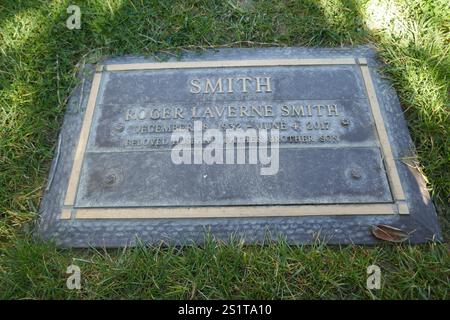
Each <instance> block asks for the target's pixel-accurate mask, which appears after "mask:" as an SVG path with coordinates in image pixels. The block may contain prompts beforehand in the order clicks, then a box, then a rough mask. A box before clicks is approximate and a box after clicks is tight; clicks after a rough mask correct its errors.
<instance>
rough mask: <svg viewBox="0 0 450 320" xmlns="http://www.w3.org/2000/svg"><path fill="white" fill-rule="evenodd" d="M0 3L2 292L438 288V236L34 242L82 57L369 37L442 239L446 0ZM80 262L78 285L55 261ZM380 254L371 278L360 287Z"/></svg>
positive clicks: (445, 278)
mask: <svg viewBox="0 0 450 320" xmlns="http://www.w3.org/2000/svg"><path fill="white" fill-rule="evenodd" d="M69 4H72V2H69V1H44V0H42V1H39V0H29V1H20V0H2V1H1V2H0V217H1V218H0V239H1V240H0V241H1V244H0V297H1V298H118V297H124V298H195V299H204V298H268V299H272V298H286V299H293V298H294V299H300V298H347V299H350V298H441V299H445V298H447V299H448V298H449V294H448V290H449V285H448V284H449V283H450V281H449V274H450V259H449V254H448V253H449V252H448V249H449V248H448V243H444V244H431V245H423V246H415V247H410V246H407V245H402V246H380V247H359V246H344V247H341V248H339V247H331V246H326V245H324V244H323V243H318V244H316V245H314V246H304V247H303V246H289V245H287V244H286V243H284V242H283V241H280V242H279V243H268V244H267V245H265V246H243V245H242V244H241V243H240V242H239V241H235V242H234V243H233V244H230V245H224V244H221V243H217V242H216V241H214V240H209V241H207V244H206V245H205V246H204V247H188V248H172V247H169V248H168V247H162V246H161V247H151V248H135V249H127V250H113V251H108V252H105V251H101V250H100V251H96V250H94V249H91V250H59V249H57V248H55V247H54V246H53V245H52V244H51V243H45V242H40V241H36V240H31V239H30V235H29V230H30V229H31V222H32V221H34V219H35V217H36V213H37V208H38V206H39V201H40V198H41V196H42V192H43V186H45V181H46V180H45V179H46V177H47V174H48V170H49V166H50V161H51V159H52V156H53V151H54V147H55V144H56V137H57V133H58V130H59V127H60V125H61V122H62V117H63V115H64V111H65V103H66V99H67V97H68V96H69V94H70V92H71V90H72V89H73V88H74V87H75V85H76V84H77V80H76V77H75V73H76V71H77V70H79V68H80V66H81V65H83V64H84V63H95V62H96V61H97V60H98V59H99V58H101V57H104V56H111V55H122V54H140V55H142V54H144V55H152V54H154V53H155V52H165V53H167V54H178V53H180V52H182V51H183V50H203V49H207V48H216V47H260V46H341V45H358V44H367V43H370V44H372V45H374V46H375V47H376V48H377V49H378V50H379V56H380V59H382V60H383V61H385V62H386V63H387V67H386V68H384V73H385V75H386V76H387V77H390V78H391V80H392V82H393V84H394V86H395V88H396V90H397V92H398V93H399V96H400V99H401V103H402V106H403V108H404V110H405V116H406V118H407V120H408V125H409V129H410V131H411V134H412V137H413V139H414V142H415V145H416V147H417V152H418V159H417V160H418V163H420V168H421V170H422V171H423V173H424V175H425V176H426V177H427V179H428V187H429V190H430V193H431V195H432V197H433V200H434V202H435V204H436V207H437V209H438V213H439V217H440V223H441V226H442V229H443V234H444V237H445V239H447V240H448V239H449V233H448V230H449V221H450V220H449V214H450V209H449V194H450V174H449V171H450V165H449V160H450V152H449V148H450V141H449V139H450V134H449V127H450V122H449V99H448V98H449V97H448V89H449V85H448V83H449V70H450V58H449V50H450V49H449V39H450V37H449V35H450V34H449V27H450V9H449V6H448V1H447V0H436V1H426V0H423V1H420V0H413V1H406V0H402V1H388V0H379V1H377V0H365V1H356V0H317V1H313V0H305V1H287V0H286V1H245V0H244V1H235V0H230V1H223V0H221V1H207V0H199V1H193V0H189V1H140V0H135V1H131V0H122V1H120V0H116V1H113V0H97V1H76V3H74V4H78V5H79V6H80V7H81V10H82V26H81V30H69V29H67V28H66V25H65V20H66V19H67V17H68V15H69V14H68V13H67V12H66V8H67V6H68V5H69ZM71 263H75V264H77V265H79V266H80V267H81V269H82V276H83V284H82V286H83V287H82V289H81V290H80V291H69V290H67V288H66V286H65V278H66V275H65V270H66V267H67V266H68V265H69V264H71ZM370 264H377V265H379V266H380V267H381V269H382V273H383V282H382V289H381V290H379V291H373V292H369V291H368V290H367V289H366V287H365V286H366V268H367V266H368V265H370Z"/></svg>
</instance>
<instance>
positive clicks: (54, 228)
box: [35, 46, 441, 247]
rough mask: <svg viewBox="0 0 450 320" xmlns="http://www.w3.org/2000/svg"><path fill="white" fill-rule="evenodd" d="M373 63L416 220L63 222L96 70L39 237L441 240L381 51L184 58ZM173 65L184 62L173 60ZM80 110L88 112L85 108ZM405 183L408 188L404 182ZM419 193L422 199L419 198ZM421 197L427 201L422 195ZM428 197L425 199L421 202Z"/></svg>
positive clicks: (75, 243)
mask: <svg viewBox="0 0 450 320" xmlns="http://www.w3.org/2000/svg"><path fill="white" fill-rule="evenodd" d="M345 57H358V58H366V59H367V61H368V66H369V69H370V72H371V76H372V80H373V82H374V86H375V88H376V90H377V97H378V99H379V104H380V108H381V112H382V116H383V119H384V121H385V125H386V129H387V131H388V134H389V139H390V143H391V147H392V151H393V155H394V158H395V159H396V160H395V162H396V166H397V170H398V172H399V176H400V179H401V180H402V186H403V188H404V192H405V195H406V201H407V203H408V206H409V208H410V214H409V215H402V216H400V215H392V216H381V215H374V216H360V215H358V216H339V217H337V216H314V217H311V216H302V217H270V218H209V219H203V218H201V219H200V218H195V219H155V220H126V221H124V220H107V221H106V220H89V221H86V220H84V221H81V220H73V219H69V220H59V214H60V210H61V206H62V203H63V201H64V195H65V190H66V189H67V183H68V179H69V175H70V170H71V166H72V161H73V156H74V153H75V148H76V143H77V140H78V136H79V132H80V128H81V123H82V119H83V115H84V110H85V109H86V105H87V100H88V97H89V91H90V87H91V83H92V78H93V74H94V71H95V67H94V66H87V67H86V70H85V71H86V72H83V74H82V75H80V78H81V79H84V80H83V81H82V83H81V84H80V85H79V86H78V87H77V89H76V90H75V92H74V94H73V95H72V96H71V98H70V99H69V102H68V105H67V108H66V110H67V111H66V115H65V118H64V122H63V125H62V128H61V131H60V135H59V139H60V143H58V145H59V146H60V147H59V148H58V149H59V151H58V155H57V156H55V157H54V159H53V162H52V168H51V169H50V172H51V173H53V177H49V181H51V184H50V185H49V188H48V190H47V191H46V192H45V194H44V197H43V200H42V202H41V205H40V209H39V213H40V218H39V220H38V221H37V224H36V228H35V235H36V236H37V237H42V238H44V239H49V240H53V241H55V243H56V244H57V245H59V246H62V247H90V246H94V247H119V246H125V245H134V244H136V242H137V241H140V242H142V243H159V242H161V241H163V242H166V243H170V244H178V245H186V244H192V243H198V244H201V243H203V241H204V239H205V232H208V233H210V234H211V235H213V236H214V237H215V238H217V239H221V240H224V241H227V240H229V239H230V237H231V236H236V237H240V238H243V239H244V241H245V242H247V243H262V242H264V241H266V240H267V239H277V238H278V237H280V236H281V237H285V238H286V240H287V241H288V242H289V243H312V242H314V241H316V240H317V239H321V240H322V241H325V242H327V243H330V244H338V243H340V244H343V243H358V244H376V243H380V241H379V240H377V239H376V238H374V237H373V236H372V234H371V232H370V226H372V225H375V224H389V225H393V226H396V227H399V228H401V229H404V230H406V231H408V232H411V236H410V240H409V241H410V243H422V242H426V241H430V240H439V239H440V238H441V236H440V231H439V226H438V222H437V216H436V212H435V210H434V207H433V204H432V202H431V200H427V199H429V195H428V191H427V190H426V188H425V183H424V179H423V177H422V176H421V174H420V173H419V171H418V170H416V169H413V168H411V167H409V166H408V165H406V164H405V163H404V162H403V161H402V158H404V157H413V156H414V155H415V151H414V145H413V143H412V141H411V138H410V136H409V132H408V129H407V126H406V122H405V119H404V117H403V112H402V109H401V107H400V103H399V100H398V98H397V95H396V93H395V91H394V89H393V88H392V86H391V85H390V83H389V81H387V80H386V79H383V78H382V76H381V75H380V74H379V72H377V71H376V69H378V68H379V67H380V66H381V64H380V63H379V62H377V60H376V59H375V57H376V53H375V51H374V50H373V49H372V48H370V47H367V46H361V47H356V48H262V49H259V48H258V49H257V48H247V49H219V50H208V51H205V52H203V53H201V54H199V53H185V54H184V55H183V56H182V60H184V61H198V60H226V59H230V60H231V59H246V58H249V59H265V58H345ZM155 61H157V60H155V59H149V58H143V57H126V56H125V57H120V58H111V59H106V60H104V61H101V62H100V64H115V63H135V62H155ZM168 61H177V59H175V58H171V59H169V60H168ZM79 106H81V110H79ZM405 182H406V183H405ZM414 194H417V196H416V197H414V196H413V195H414ZM419 195H420V197H419ZM419 198H421V199H419Z"/></svg>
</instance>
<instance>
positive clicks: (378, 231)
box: [372, 224, 409, 242]
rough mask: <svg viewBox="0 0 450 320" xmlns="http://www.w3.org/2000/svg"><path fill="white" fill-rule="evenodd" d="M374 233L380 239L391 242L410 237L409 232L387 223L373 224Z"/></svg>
mask: <svg viewBox="0 0 450 320" xmlns="http://www.w3.org/2000/svg"><path fill="white" fill-rule="evenodd" d="M372 234H373V235H374V236H375V237H376V238H378V239H381V240H384V241H389V242H403V241H405V240H408V238H409V234H408V233H406V232H404V231H403V230H401V229H398V228H395V227H392V226H388V225H385V224H379V225H376V226H373V227H372Z"/></svg>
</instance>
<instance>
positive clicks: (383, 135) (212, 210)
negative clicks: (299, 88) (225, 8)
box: [60, 58, 409, 219]
mask: <svg viewBox="0 0 450 320" xmlns="http://www.w3.org/2000/svg"><path fill="white" fill-rule="evenodd" d="M354 64H357V65H359V67H360V71H361V76H362V79H363V82H364V85H365V88H366V95H367V99H368V101H369V105H370V109H371V112H372V116H373V119H374V122H375V128H376V132H377V136H378V140H379V143H380V147H381V154H382V159H383V163H384V166H385V169H386V174H387V179H388V182H389V186H390V189H391V194H392V197H393V203H383V204H375V203H365V204H326V205H314V204H308V205H285V206H284V205H277V206H267V205H257V206H253V205H252V206H220V207H219V206H201V207H164V208H161V207H145V208H74V204H75V198H76V193H77V188H78V183H79V179H80V174H81V169H82V165H83V159H84V154H85V150H86V146H87V142H88V139H89V132H90V130H91V126H92V119H93V115H94V111H95V105H96V101H97V95H98V92H99V88H100V85H101V79H102V73H103V72H104V71H110V72H111V71H114V72H120V71H130V70H161V69H191V68H196V69H197V68H227V67H265V66H266V67H274V66H316V65H354ZM358 214H372V215H381V214H409V210H408V206H407V204H406V202H405V195H404V192H403V188H402V185H401V182H400V178H399V175H398V172H397V168H396V166H395V162H394V157H393V155H392V149H391V146H390V144H389V140H388V135H387V131H386V128H385V126H384V122H383V118H382V116H381V111H380V106H379V103H378V99H377V97H376V93H375V89H374V86H373V82H372V78H371V75H370V72H369V69H368V66H367V60H366V59H364V58H356V59H355V58H337V59H259V60H219V61H188V62H156V63H129V64H106V65H102V64H99V65H98V66H97V68H96V72H95V75H94V79H93V82H92V87H91V90H90V96H89V100H88V104H87V109H86V112H85V116H84V120H83V124H82V127H81V132H80V137H79V140H78V145H77V148H76V152H75V158H74V162H73V166H72V171H71V174H70V179H69V184H68V188H67V191H66V196H65V199H64V207H63V209H62V211H61V215H60V219H71V218H72V217H74V218H75V219H157V218H203V217H209V218H212V217H270V216H306V215H358Z"/></svg>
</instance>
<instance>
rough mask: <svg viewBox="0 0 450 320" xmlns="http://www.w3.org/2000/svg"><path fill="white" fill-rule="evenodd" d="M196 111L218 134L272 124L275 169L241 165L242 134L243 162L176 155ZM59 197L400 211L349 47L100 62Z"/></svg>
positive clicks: (167, 210) (80, 201)
mask: <svg viewBox="0 0 450 320" xmlns="http://www.w3.org/2000/svg"><path fill="white" fill-rule="evenodd" d="M194 121H198V122H201V125H202V126H203V127H202V128H203V129H205V130H206V129H218V130H219V131H220V132H223V133H225V132H226V130H227V129H243V130H247V129H255V130H269V131H270V130H271V129H277V130H278V131H279V138H278V142H279V143H278V149H277V151H279V165H278V170H277V172H276V174H271V175H262V174H261V167H262V166H263V165H262V164H259V163H256V164H249V162H250V161H249V157H250V153H251V152H252V146H250V144H246V145H245V149H246V150H245V160H246V161H245V162H244V163H241V164H217V163H216V164H206V163H198V164H186V163H182V164H175V163H174V162H173V161H172V159H171V152H172V148H173V146H174V144H173V143H172V142H171V135H172V133H173V132H174V131H175V130H176V129H187V130H188V131H189V132H192V131H193V127H194ZM206 145H207V143H204V145H202V146H201V147H203V148H204V147H205V146H206ZM257 146H258V145H256V148H257ZM254 147H255V145H253V148H254ZM273 150H275V149H273ZM237 152H238V151H237V150H236V154H237ZM223 153H224V154H225V150H224V151H223ZM224 162H225V160H224ZM236 162H237V161H236ZM64 208H65V210H70V212H71V215H68V216H65V217H64V216H62V218H70V217H71V218H74V219H155V218H210V217H262V216H266V217H270V216H304V215H364V214H369V215H381V214H382V215H392V214H408V207H407V206H406V203H405V196H404V193H403V190H402V185H401V183H400V179H399V175H398V172H397V169H396V166H395V163H394V159H393V155H392V150H391V147H390V145H389V141H388V136H387V132H386V128H385V125H384V122H383V118H382V115H381V112H380V106H379V102H378V100H377V97H376V94H375V90H374V85H373V83H372V79H371V75H370V72H369V69H368V66H367V62H366V60H365V59H357V58H340V59H261V60H224V61H188V62H166V63H128V64H106V65H102V66H100V67H98V68H97V71H96V73H95V75H94V79H93V82H92V87H91V90H90V95H89V100H88V105H87V108H86V112H85V115H84V119H83V123H82V127H81V132H80V136H79V140H78V142H77V147H76V150H75V157H74V162H73V166H72V169H71V172H70V178H69V183H68V188H67V191H66V194H65V198H64Z"/></svg>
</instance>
